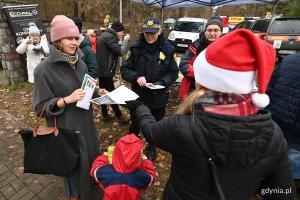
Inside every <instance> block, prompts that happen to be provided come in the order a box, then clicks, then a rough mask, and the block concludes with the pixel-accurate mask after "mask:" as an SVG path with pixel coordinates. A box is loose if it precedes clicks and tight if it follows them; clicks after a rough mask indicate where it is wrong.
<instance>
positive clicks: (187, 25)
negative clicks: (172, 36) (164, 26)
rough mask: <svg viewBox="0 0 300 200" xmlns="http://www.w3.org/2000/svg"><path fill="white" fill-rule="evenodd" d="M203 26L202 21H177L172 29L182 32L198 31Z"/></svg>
mask: <svg viewBox="0 0 300 200" xmlns="http://www.w3.org/2000/svg"><path fill="white" fill-rule="evenodd" d="M203 27H204V23H203V22H186V21H177V22H176V24H175V27H174V30H175V31H183V32H192V33H200V32H201V31H202V30H203Z"/></svg>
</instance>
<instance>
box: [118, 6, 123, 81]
mask: <svg viewBox="0 0 300 200" xmlns="http://www.w3.org/2000/svg"><path fill="white" fill-rule="evenodd" d="M122 12H123V5H122V0H120V22H121V23H122V21H123V16H122ZM120 41H122V38H121V39H120ZM121 65H122V57H119V71H120V68H121ZM119 81H120V85H118V86H117V87H119V86H121V85H122V81H123V80H122V76H121V72H120V75H119Z"/></svg>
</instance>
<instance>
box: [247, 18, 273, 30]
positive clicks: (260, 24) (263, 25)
mask: <svg viewBox="0 0 300 200" xmlns="http://www.w3.org/2000/svg"><path fill="white" fill-rule="evenodd" d="M269 22H270V19H263V20H257V21H256V22H255V23H254V24H253V26H252V28H251V30H252V31H253V32H267V29H268V25H269Z"/></svg>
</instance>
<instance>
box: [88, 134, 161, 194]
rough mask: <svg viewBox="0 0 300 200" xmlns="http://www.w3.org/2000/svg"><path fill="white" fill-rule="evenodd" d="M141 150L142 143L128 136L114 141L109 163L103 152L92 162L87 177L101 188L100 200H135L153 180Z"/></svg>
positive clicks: (136, 138)
mask: <svg viewBox="0 0 300 200" xmlns="http://www.w3.org/2000/svg"><path fill="white" fill-rule="evenodd" d="M143 147H144V143H143V142H142V141H141V140H140V139H139V138H138V137H137V136H135V135H134V134H130V135H126V136H124V137H122V138H120V139H119V140H118V141H117V143H116V145H115V148H114V150H113V154H112V164H110V163H109V160H108V156H107V153H104V154H103V155H101V156H98V157H97V158H96V159H95V161H94V163H93V165H92V169H91V171H90V175H91V176H92V177H93V178H94V179H95V180H96V181H97V182H98V184H99V186H100V187H101V188H102V189H103V191H104V198H103V200H138V199H140V195H141V193H142V192H144V191H145V190H146V188H147V187H148V186H150V185H151V184H152V183H154V182H155V181H156V171H155V169H154V165H153V162H152V161H151V160H148V159H147V157H146V156H145V155H142V149H143Z"/></svg>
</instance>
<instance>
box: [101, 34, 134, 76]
mask: <svg viewBox="0 0 300 200" xmlns="http://www.w3.org/2000/svg"><path fill="white" fill-rule="evenodd" d="M128 45H129V42H128V41H125V40H123V42H122V44H119V43H118V36H117V33H116V31H115V30H114V29H112V28H108V29H106V30H105V31H104V33H102V34H101V36H100V38H99V39H98V41H97V45H96V49H97V51H96V58H97V63H98V76H99V77H114V76H115V72H116V67H117V62H118V56H122V55H124V54H125V53H126V51H127V49H128Z"/></svg>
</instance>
